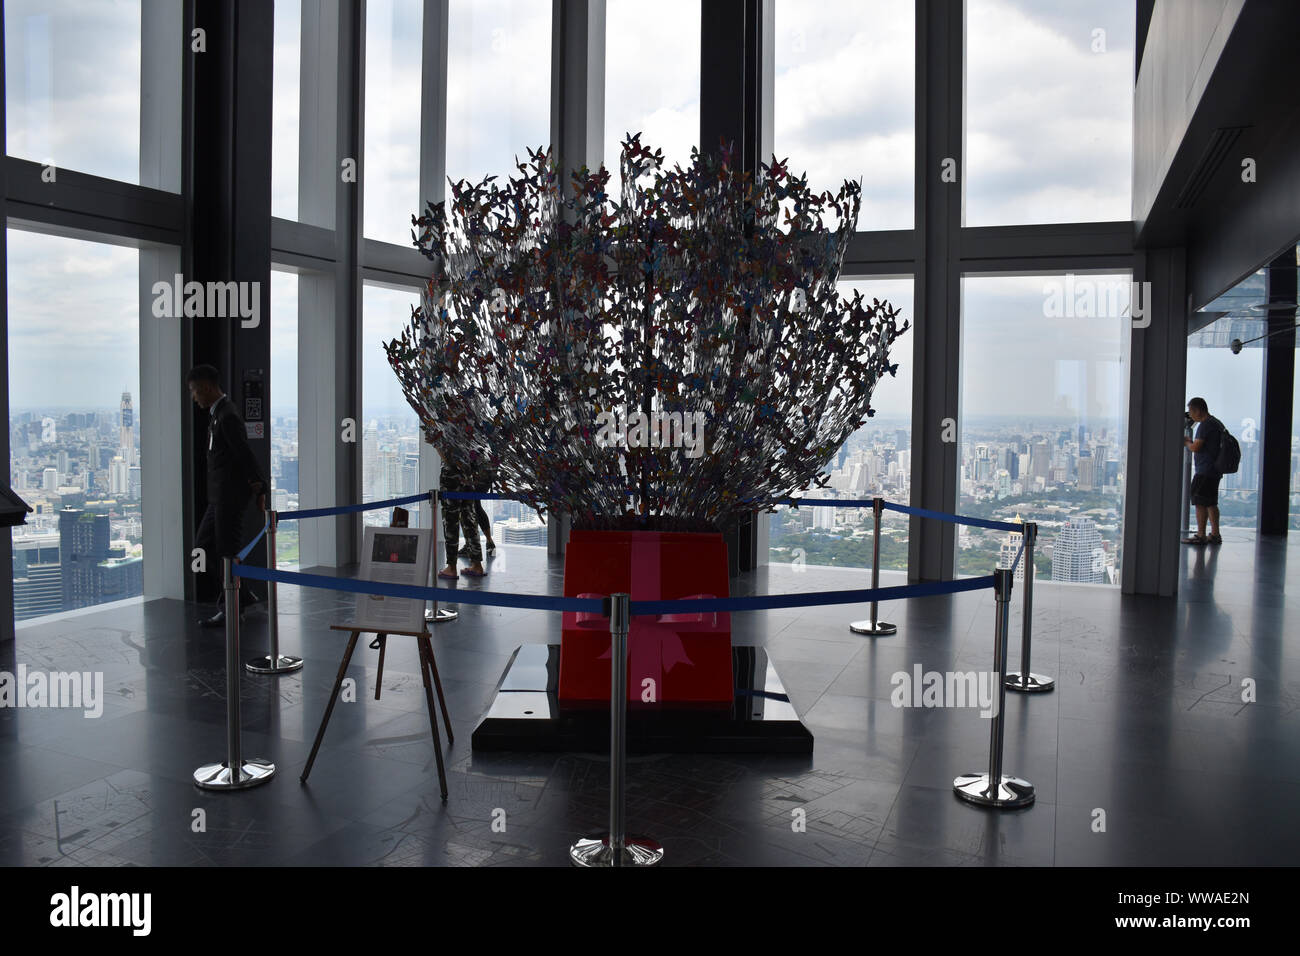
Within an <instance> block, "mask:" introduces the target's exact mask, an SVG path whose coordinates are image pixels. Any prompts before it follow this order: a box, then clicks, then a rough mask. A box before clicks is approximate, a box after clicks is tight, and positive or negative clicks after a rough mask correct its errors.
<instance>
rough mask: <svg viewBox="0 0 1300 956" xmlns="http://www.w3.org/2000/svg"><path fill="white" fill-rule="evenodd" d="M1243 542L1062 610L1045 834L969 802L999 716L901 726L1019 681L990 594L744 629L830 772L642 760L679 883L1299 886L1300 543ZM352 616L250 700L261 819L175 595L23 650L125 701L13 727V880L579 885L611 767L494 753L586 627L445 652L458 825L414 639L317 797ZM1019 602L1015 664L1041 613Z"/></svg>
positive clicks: (1020, 753)
mask: <svg viewBox="0 0 1300 956" xmlns="http://www.w3.org/2000/svg"><path fill="white" fill-rule="evenodd" d="M1232 538H1233V539H1232V540H1231V541H1230V542H1229V543H1228V544H1225V545H1224V546H1223V547H1222V548H1221V549H1219V550H1218V551H1217V552H1216V551H1214V550H1208V551H1201V552H1197V553H1195V554H1193V553H1190V552H1189V554H1188V557H1187V563H1186V565H1185V568H1184V574H1183V584H1182V588H1181V593H1180V596H1179V597H1178V598H1177V599H1176V600H1161V599H1155V598H1135V597H1124V596H1122V595H1121V594H1119V593H1118V591H1117V590H1115V589H1109V588H1096V587H1064V586H1053V585H1050V584H1041V583H1040V584H1039V585H1038V587H1037V590H1036V593H1035V608H1034V658H1033V665H1034V670H1036V671H1039V672H1041V673H1045V674H1049V675H1051V676H1054V677H1056V678H1057V680H1058V689H1057V690H1056V691H1055V692H1054V693H1052V694H1046V695H1037V696H1033V697H1024V696H1019V695H1015V694H1011V695H1009V696H1008V698H1007V706H1006V730H1005V733H1006V745H1005V755H1006V756H1005V769H1006V770H1007V771H1008V772H1011V773H1014V774H1017V775H1019V776H1021V777H1024V778H1026V779H1028V780H1029V781H1030V782H1032V783H1033V784H1034V785H1035V787H1036V788H1037V794H1038V798H1037V802H1036V803H1035V804H1034V805H1033V806H1032V807H1030V808H1028V809H1025V810H1020V811H1012V812H996V811H989V810H982V809H978V808H975V807H972V806H969V805H967V804H964V803H962V802H960V801H959V800H958V799H957V798H956V797H955V796H954V795H953V793H952V790H951V782H952V779H953V777H954V776H956V775H957V774H959V773H963V772H969V771H977V770H983V769H984V768H985V767H986V764H987V757H988V739H989V726H990V725H989V722H988V721H987V720H985V719H982V718H981V717H980V716H979V715H978V713H977V711H976V710H974V709H968V708H932V709H923V708H896V707H894V706H893V705H892V703H891V701H890V694H891V691H892V689H893V685H892V684H891V677H892V675H893V674H895V673H896V672H899V671H904V672H908V673H911V671H912V668H913V666H914V665H915V664H918V663H919V664H920V665H922V667H923V669H924V670H927V671H929V670H938V671H946V670H959V671H969V670H981V669H982V670H987V669H989V668H990V667H991V663H992V632H993V603H992V597H991V594H990V592H988V591H983V592H974V593H965V594H959V595H956V596H949V597H934V598H926V599H920V600H914V601H910V602H899V603H896V604H894V605H888V606H885V613H884V614H882V616H883V617H885V618H886V619H888V620H891V621H893V622H895V623H897V624H898V627H899V631H898V634H897V635H896V636H893V637H888V638H881V639H875V640H873V639H870V638H864V637H860V636H857V635H854V634H852V633H850V632H849V631H848V629H847V627H846V623H847V622H848V621H850V620H853V619H856V618H861V617H863V616H864V614H865V609H864V608H862V607H852V606H849V607H843V606H842V607H829V608H812V609H806V610H789V611H770V612H759V613H749V614H737V615H735V616H734V617H733V622H734V626H735V640H736V641H737V642H740V643H751V644H761V645H764V646H765V647H766V648H767V649H768V651H769V653H770V654H771V656H772V658H773V660H774V661H775V662H776V665H777V667H778V669H779V672H780V674H781V677H782V678H783V680H784V682H785V685H786V687H787V689H788V690H789V693H790V695H791V698H792V700H793V702H794V704H795V706H796V707H797V709H798V710H799V712H800V713H801V714H802V715H803V717H804V720H805V723H806V724H807V726H808V727H809V728H810V729H811V730H812V732H813V733H814V735H815V736H816V746H815V751H814V753H813V754H812V755H811V756H810V757H792V756H779V755H769V756H740V755H649V756H633V757H631V758H630V759H629V765H628V780H629V784H628V786H629V792H628V798H627V811H628V817H629V824H630V828H631V829H632V830H633V831H634V832H644V833H647V834H650V835H652V836H654V837H655V838H657V839H658V840H660V841H661V842H662V843H663V844H664V845H665V847H666V850H667V855H666V860H665V862H666V864H670V865H684V864H725V865H732V864H740V865H764V864H780V865H798V866H803V865H809V866H817V865H825V864H832V865H849V866H855V865H863V864H866V865H880V866H894V865H918V864H919V865H985V864H990V863H998V864H1028V865H1058V866H1069V865H1129V864H1156V865H1240V864H1263V865H1270V864H1295V863H1296V862H1297V861H1298V860H1300V828H1297V827H1296V826H1295V819H1296V813H1297V810H1300V714H1298V713H1297V701H1300V643H1297V638H1296V635H1297V634H1300V590H1293V591H1292V592H1291V593H1290V594H1287V593H1286V591H1285V585H1286V583H1287V582H1288V568H1289V567H1290V568H1291V569H1292V570H1291V571H1290V574H1291V577H1292V578H1294V576H1295V574H1296V573H1297V569H1300V551H1298V550H1297V549H1298V548H1300V543H1293V544H1292V545H1291V546H1289V547H1288V545H1287V544H1286V543H1285V542H1281V541H1276V540H1265V541H1259V542H1256V541H1255V540H1254V536H1253V535H1251V534H1249V533H1247V532H1237V533H1235V535H1234V536H1232ZM561 578H562V566H561V563H560V562H558V561H549V562H548V559H547V557H546V555H545V553H544V552H543V551H542V550H540V549H531V548H505V549H504V550H503V552H502V554H501V556H500V557H498V558H496V560H495V564H494V565H493V567H492V573H491V575H490V576H489V577H488V578H487V579H485V580H484V581H482V582H474V583H473V584H469V583H468V582H467V579H462V582H461V586H470V587H489V588H491V589H493V590H500V591H522V592H545V593H559V591H560V585H561ZM884 583H886V584H889V583H902V582H901V581H900V580H899V579H898V578H896V577H895V578H891V577H890V576H886V580H885V582H884ZM866 585H867V578H866V576H865V574H864V573H863V572H854V571H845V570H834V569H818V568H808V569H806V570H804V571H802V572H800V573H796V571H795V569H792V568H789V567H783V566H781V567H770V568H764V569H762V570H760V571H758V572H756V573H753V574H749V575H746V576H744V577H743V578H742V579H740V580H739V581H737V582H734V587H735V593H766V592H773V593H775V592H785V591H794V590H829V589H837V588H846V587H865V586H866ZM349 600H350V599H349V597H348V596H346V595H340V594H338V593H336V592H324V591H307V590H299V589H297V588H293V587H283V588H282V589H281V635H282V647H283V649H284V650H285V651H286V652H288V653H295V654H301V655H302V656H303V657H304V658H306V666H305V668H304V669H303V671H302V672H301V673H299V674H297V675H293V676H284V677H279V678H268V677H257V676H253V675H245V676H244V678H243V683H242V690H241V699H242V707H243V717H244V720H243V724H244V728H245V731H244V735H243V740H244V749H245V753H246V754H248V755H255V756H265V757H268V758H270V759H273V760H274V761H275V762H276V763H277V765H278V766H279V773H278V775H277V776H276V778H275V779H274V780H272V781H271V782H270V783H269V784H267V785H265V786H262V787H259V788H257V789H254V790H248V791H243V792H240V793H233V794H212V793H207V792H203V791H199V790H198V789H196V788H195V787H194V786H193V785H192V783H191V774H192V772H193V771H194V769H195V768H196V767H197V766H198V765H200V764H202V763H207V762H210V761H216V760H221V759H224V756H225V755H224V747H225V743H224V729H223V727H224V716H225V676H224V652H223V644H222V640H223V637H222V634H221V632H213V631H205V630H200V629H199V628H197V627H196V626H195V624H194V620H195V618H196V614H197V610H198V609H196V608H195V607H193V606H187V605H185V604H183V603H180V602H177V601H151V602H148V603H136V604H129V605H125V606H118V607H115V608H112V609H107V610H96V611H93V612H89V613H81V614H77V615H73V616H68V617H65V618H63V619H61V620H55V621H49V622H46V623H42V624H38V625H34V626H20V627H19V630H18V637H17V641H16V642H15V644H14V645H10V646H8V647H5V648H0V670H5V671H10V672H13V671H14V670H15V668H16V665H17V664H19V663H21V664H26V665H27V668H28V669H29V671H30V670H45V671H50V670H72V669H75V670H79V671H86V670H90V671H101V672H103V674H104V679H105V682H106V683H105V692H106V695H105V696H106V702H105V709H104V713H103V716H102V717H101V718H99V719H86V718H83V717H82V715H81V712H80V711H70V710H49V709H46V710H36V709H0V767H3V772H2V773H0V864H5V865H31V866H78V865H204V864H218V865H222V864H243V865H249V864H252V865H284V864H289V865H297V864H309V865H340V864H341V865H356V864H380V865H440V864H453V865H456V864H465V865H498V864H507V865H508V864H550V865H560V864H564V863H566V862H567V848H568V846H569V844H570V843H571V842H572V841H573V839H574V838H575V837H577V836H580V835H582V834H584V833H587V832H589V831H594V830H599V829H602V828H603V825H604V822H605V819H606V812H607V800H608V790H607V781H608V761H607V759H606V758H605V757H604V756H602V755H600V754H580V753H574V754H526V753H519V754H482V755H477V756H476V755H473V754H472V753H471V752H470V748H469V739H470V733H471V731H472V730H473V728H474V725H475V723H476V721H477V719H478V717H479V716H480V714H481V713H482V711H483V710H484V708H485V706H486V705H487V703H488V701H489V699H490V697H491V694H492V692H493V688H494V685H495V683H496V681H497V679H498V678H499V677H500V675H501V672H502V670H503V668H504V666H505V664H506V660H507V658H508V656H509V655H510V653H511V651H512V650H513V649H514V648H515V646H516V645H518V644H520V643H522V642H555V641H558V639H559V623H560V622H559V616H558V615H552V614H545V613H542V612H535V611H519V610H510V609H501V608H491V607H475V606H470V605H464V606H462V607H461V608H460V611H461V616H460V620H459V621H457V622H455V623H451V624H447V625H442V626H439V627H438V628H437V629H436V632H435V638H434V643H435V647H436V651H437V658H438V664H439V669H440V671H441V673H442V676H443V680H444V685H445V689H446V692H447V697H448V706H449V707H450V710H451V714H452V718H453V723H454V727H455V731H456V743H455V745H454V746H453V747H452V748H451V749H450V751H449V752H448V774H449V782H450V789H451V795H450V799H449V800H448V802H447V803H446V804H445V805H443V804H442V803H441V802H440V801H439V799H438V796H437V784H436V776H435V772H434V765H433V750H432V745H431V743H430V741H429V737H428V723H427V717H426V715H425V712H424V709H423V707H424V699H423V691H422V686H421V684H420V681H419V678H418V669H417V665H416V656H415V650H414V647H413V646H412V645H411V643H410V642H408V641H404V640H402V639H399V638H393V639H391V640H390V648H389V654H388V661H387V663H386V667H385V674H384V689H383V696H382V700H380V701H378V702H376V701H375V700H374V699H373V689H374V678H375V672H376V664H377V655H376V653H375V652H374V651H370V650H364V649H363V650H359V652H358V654H357V656H356V658H354V662H353V667H352V669H351V671H350V674H351V676H353V677H355V678H356V680H357V683H358V687H359V688H361V687H364V690H362V691H360V692H359V693H358V698H357V700H356V702H354V703H347V704H340V705H339V707H338V709H337V710H336V712H335V716H334V719H333V722H332V723H331V725H330V730H329V734H328V735H327V737H326V743H325V745H324V747H323V748H322V751H321V754H320V757H319V759H318V761H317V764H316V767H315V769H314V771H313V773H312V776H311V780H310V783H309V785H307V786H302V785H300V784H299V782H298V776H299V773H300V772H301V770H302V767H303V765H304V763H305V760H306V757H307V752H308V749H309V746H310V742H311V738H312V736H313V734H314V732H315V727H316V724H317V722H318V721H319V719H320V715H321V713H322V711H323V709H324V707H325V703H326V700H327V697H328V695H329V691H330V687H331V684H332V681H333V678H334V676H335V673H336V671H337V667H338V661H339V659H340V657H341V654H342V650H343V645H344V641H345V637H344V636H343V635H341V634H339V633H337V632H331V631H329V630H328V626H329V625H330V624H331V623H335V622H343V621H346V620H347V618H348V606H349ZM1012 608H1013V613H1012V619H1011V620H1012V642H1011V643H1012V648H1013V654H1012V657H1013V663H1018V660H1019V657H1018V651H1017V650H1016V648H1018V636H1019V621H1020V597H1019V593H1017V595H1016V597H1015V598H1014V599H1013V605H1012ZM265 640H266V616H265V613H264V612H263V611H260V610H258V611H253V612H250V614H249V615H248V617H247V620H246V624H245V627H244V632H243V641H244V654H243V656H245V657H251V656H253V653H254V652H261V651H263V650H264V648H265ZM1247 678H1249V679H1251V680H1253V681H1254V685H1255V700H1254V702H1250V703H1247V702H1243V700H1242V696H1243V681H1244V680H1245V679H1247ZM199 811H202V813H200V812H199ZM795 811H803V814H804V815H805V818H806V829H804V830H802V831H798V832H797V831H796V829H795V828H794V827H793V826H792V823H793V821H794V819H795V818H796V816H797V815H798V814H797V813H796V812H795ZM494 820H495V821H498V826H496V827H495V828H494V826H493V823H494ZM500 821H504V831H502V829H501V826H500V825H499V824H500ZM1103 823H1104V828H1103ZM200 824H202V825H200Z"/></svg>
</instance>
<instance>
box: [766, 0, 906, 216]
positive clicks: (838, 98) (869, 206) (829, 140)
mask: <svg viewBox="0 0 1300 956" xmlns="http://www.w3.org/2000/svg"><path fill="white" fill-rule="evenodd" d="M915 37H916V11H915V9H914V6H913V4H912V2H911V0H866V2H864V0H777V4H776V101H775V108H774V113H775V116H774V121H775V124H776V129H775V135H774V139H773V144H774V150H775V152H776V155H777V156H778V157H780V158H781V159H789V160H790V166H791V169H792V170H794V171H796V172H805V171H806V172H807V174H808V182H809V184H810V185H811V186H812V187H813V189H817V190H821V189H832V190H837V189H838V188H839V186H840V184H841V183H843V182H844V180H846V179H861V180H862V212H861V214H860V215H859V217H858V229H859V230H864V231H865V230H869V229H911V228H912V220H913V219H914V215H913V212H914V205H913V203H914V199H913V181H914V179H915V174H914V172H913V170H914V168H915V145H916V137H915V134H914V128H915V125H916V114H915V109H916V98H915V90H914V88H915V85H916V40H915ZM763 159H764V161H765V162H766V161H768V160H769V159H770V157H766V156H765V157H763Z"/></svg>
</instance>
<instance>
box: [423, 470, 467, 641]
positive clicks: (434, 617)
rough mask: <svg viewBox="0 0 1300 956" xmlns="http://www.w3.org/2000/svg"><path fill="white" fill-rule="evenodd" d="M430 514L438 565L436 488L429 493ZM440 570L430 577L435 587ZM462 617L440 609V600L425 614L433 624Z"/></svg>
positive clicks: (434, 557)
mask: <svg viewBox="0 0 1300 956" xmlns="http://www.w3.org/2000/svg"><path fill="white" fill-rule="evenodd" d="M429 514H430V516H431V518H430V527H432V528H433V562H432V563H433V564H437V563H438V489H437V488H434V489H433V490H432V491H430V492H429ZM447 563H448V564H450V563H451V557H450V556H448V558H447ZM437 574H438V569H437V568H434V569H433V571H432V573H431V574H430V575H429V577H430V578H431V579H432V583H433V586H434V587H437V585H438V577H437ZM458 617H460V612H459V611H453V610H452V609H451V608H447V607H438V599H437V598H434V599H433V607H432V608H431V609H430V610H428V611H425V612H424V619H425V620H426V621H428V622H429V623H431V624H446V623H447V622H448V621H454V620H456V618H458Z"/></svg>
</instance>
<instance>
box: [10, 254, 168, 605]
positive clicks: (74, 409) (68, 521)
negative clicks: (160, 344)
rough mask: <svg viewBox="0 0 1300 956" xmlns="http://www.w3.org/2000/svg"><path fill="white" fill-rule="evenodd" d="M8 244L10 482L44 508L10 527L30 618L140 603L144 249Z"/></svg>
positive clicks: (20, 601)
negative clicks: (126, 601)
mask: <svg viewBox="0 0 1300 956" xmlns="http://www.w3.org/2000/svg"><path fill="white" fill-rule="evenodd" d="M8 236H9V261H8V267H9V272H8V274H9V446H10V455H9V480H10V483H11V485H12V486H13V489H14V491H16V492H17V493H18V496H19V497H21V498H22V499H23V500H24V501H26V502H27V503H28V504H29V505H30V506H31V507H33V508H35V509H36V513H35V514H30V515H28V516H27V524H26V525H23V526H20V527H16V528H13V529H12V534H13V542H14V619H15V620H20V621H21V620H26V619H28V618H32V617H38V616H40V615H43V614H53V613H56V612H59V611H69V610H73V609H75V608H80V607H89V606H91V605H95V604H103V603H106V602H108V601H120V600H122V599H124V598H129V597H136V596H138V595H140V594H142V593H143V592H144V567H143V540H144V529H143V527H142V523H141V520H142V519H141V510H140V455H141V452H142V451H143V452H144V453H145V454H151V453H154V452H156V449H154V450H152V451H151V450H150V449H147V448H146V449H141V447H140V422H139V420H138V417H137V415H138V411H139V407H140V279H139V275H140V273H139V258H140V257H139V252H138V251H137V250H135V249H131V248H127V247H123V246H113V245H106V244H103V243H97V242H85V241H83V240H80V239H65V238H61V237H56V236H46V235H40V234H37V233H31V232H23V231H21V230H18V229H10V230H9V233H8ZM72 276H75V277H76V280H77V281H76V282H69V281H68V280H69V277H72ZM87 302H94V303H95V307H94V308H93V309H87V308H86V303H87ZM61 315H75V316H77V317H78V318H77V321H76V322H57V321H51V317H52V316H61ZM106 370H111V371H109V372H106Z"/></svg>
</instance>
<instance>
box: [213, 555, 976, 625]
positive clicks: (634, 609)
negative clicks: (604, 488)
mask: <svg viewBox="0 0 1300 956" xmlns="http://www.w3.org/2000/svg"><path fill="white" fill-rule="evenodd" d="M235 574H236V576H238V577H244V578H253V579H255V580H258V581H277V582H279V583H281V584H296V585H300V586H302V587H314V588H325V589H326V590H331V591H351V592H353V593H357V594H382V595H386V596H389V597H401V598H412V599H414V600H417V601H432V600H435V599H436V600H440V601H449V602H454V603H457V604H481V605H487V606H490V607H517V608H528V609H531V610H537V611H586V612H588V613H593V614H605V613H606V611H605V602H604V601H603V600H601V599H600V598H571V597H552V596H549V595H545V594H511V593H507V592H503V591H462V590H459V589H457V588H431V587H420V586H417V585H413V584H386V583H381V582H376V581H360V580H357V579H355V578H332V577H328V576H326V575H323V574H303V573H302V572H298V571H270V570H267V569H266V568H258V567H252V566H245V565H238V564H237V565H235ZM991 587H993V575H991V574H990V575H986V576H985V577H982V578H966V579H964V580H961V581H930V582H926V583H924V584H906V585H900V586H898V587H890V588H860V589H857V590H849V591H811V592H808V593H806V594H764V595H758V596H755V597H737V598H707V599H705V598H702V599H699V600H694V599H692V600H685V601H683V600H675V601H632V602H631V609H630V610H631V613H632V615H633V616H634V617H637V616H644V615H658V614H692V613H699V614H708V613H713V612H718V611H761V610H764V609H769V608H782V607H814V606H821V605H829V604H865V603H867V602H870V601H896V600H901V599H903V598H911V597H928V596H931V595H935V594H955V593H957V592H959V591H977V590H979V589H981V588H991Z"/></svg>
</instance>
